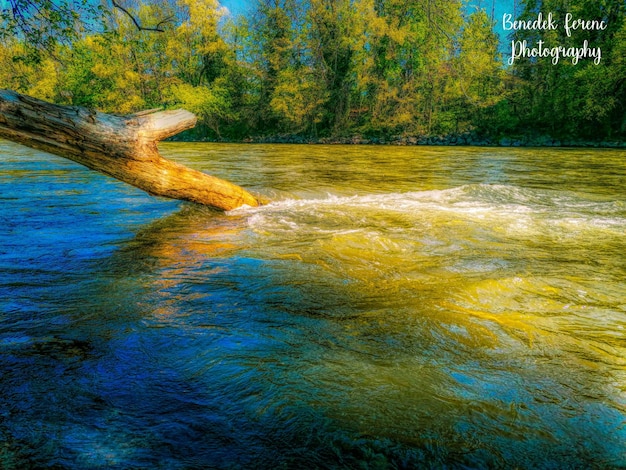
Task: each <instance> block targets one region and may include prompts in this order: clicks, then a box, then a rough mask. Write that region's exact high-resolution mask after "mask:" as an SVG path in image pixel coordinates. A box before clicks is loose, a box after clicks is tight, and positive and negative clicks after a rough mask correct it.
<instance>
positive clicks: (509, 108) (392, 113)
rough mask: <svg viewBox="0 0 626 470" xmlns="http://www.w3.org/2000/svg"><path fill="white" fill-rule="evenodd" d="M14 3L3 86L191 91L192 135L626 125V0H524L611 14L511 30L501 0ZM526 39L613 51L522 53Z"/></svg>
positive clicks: (574, 131)
mask: <svg viewBox="0 0 626 470" xmlns="http://www.w3.org/2000/svg"><path fill="white" fill-rule="evenodd" d="M3 5H4V9H3V10H2V17H1V21H2V26H1V28H0V35H1V36H2V37H1V39H2V41H1V45H0V63H1V64H2V67H0V88H7V89H11V90H14V91H17V92H19V93H24V94H28V95H31V96H34V97H37V98H41V99H44V100H47V101H52V102H55V103H59V104H65V105H77V106H85V107H90V108H94V109H98V110H101V111H104V112H110V113H120V114H125V113H132V112H135V111H139V110H142V109H150V108H160V107H163V108H166V109H167V108H181V107H182V108H185V109H187V110H189V111H191V112H193V113H195V114H196V115H197V116H198V117H199V125H198V126H197V127H196V128H195V129H194V130H192V131H188V132H191V133H188V134H187V136H186V138H188V139H197V140H246V139H255V138H267V137H275V136H283V135H289V136H300V137H301V138H302V139H305V140H306V139H320V138H328V139H340V138H352V137H355V136H363V137H366V138H376V139H389V138H393V137H397V136H400V137H407V138H408V137H412V138H424V137H430V136H467V135H472V136H474V139H477V138H490V139H497V140H499V139H503V138H506V139H521V140H524V139H530V140H533V139H534V141H537V139H546V141H549V142H556V141H559V142H560V141H564V142H567V141H577V140H584V139H586V140H594V141H604V142H618V141H620V142H623V141H624V140H625V137H626V20H625V18H626V3H625V2H623V1H622V0H582V1H577V2H574V1H570V0H519V1H517V2H515V8H514V9H515V11H513V12H511V15H510V18H514V19H515V20H519V23H520V24H525V25H527V26H530V25H531V22H532V21H533V20H536V19H537V18H540V16H539V15H543V16H544V17H547V16H548V15H549V14H550V15H553V18H554V19H555V21H556V22H558V23H560V24H563V21H564V20H565V17H566V15H567V16H568V18H574V19H580V20H581V21H594V22H595V24H596V25H597V24H602V25H604V26H605V27H604V28H595V29H585V28H584V27H578V28H576V27H574V28H541V27H536V28H535V29H530V28H529V29H512V28H510V30H509V31H506V32H502V31H501V25H502V23H503V18H501V17H500V18H498V17H496V16H495V15H494V14H493V10H492V8H491V6H492V2H484V3H481V2H477V1H472V2H467V1H462V0H410V1H406V0H256V1H255V2H250V9H249V10H248V11H247V13H246V14H242V15H233V14H230V12H229V11H228V10H227V9H226V8H225V7H223V6H222V5H221V4H220V2H218V1H217V0H153V1H148V0H146V1H142V2H138V1H129V2H126V3H122V2H120V1H117V2H116V1H112V2H104V3H98V2H92V1H90V0H76V1H69V0H57V1H54V0H45V1H37V2H35V1H31V0H10V1H5V2H3ZM521 22H525V23H521ZM511 24H512V23H509V26H510V25H511ZM499 26H500V30H499V29H498V27H499ZM535 26H537V25H535ZM575 26H576V25H575ZM578 26H580V25H578ZM522 42H523V43H524V44H528V48H531V47H536V45H537V44H539V43H541V45H543V47H544V50H548V51H550V50H551V49H550V48H558V47H561V46H562V50H563V51H567V50H568V48H579V47H581V46H582V45H583V44H587V45H588V46H589V47H593V48H596V49H597V50H598V51H601V60H595V61H594V60H593V58H584V57H583V58H580V60H577V61H576V60H571V59H570V58H569V57H561V58H560V60H558V62H557V63H555V62H554V60H552V57H549V56H538V55H537V54H534V56H533V55H532V54H530V53H528V54H527V55H526V56H522V57H518V58H516V59H515V60H514V61H512V60H511V55H512V54H513V45H514V44H520V45H521V44H522ZM554 50H556V49H554Z"/></svg>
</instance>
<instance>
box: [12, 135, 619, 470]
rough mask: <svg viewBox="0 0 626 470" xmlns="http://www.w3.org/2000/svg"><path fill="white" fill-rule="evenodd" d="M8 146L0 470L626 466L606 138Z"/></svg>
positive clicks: (614, 180)
mask: <svg viewBox="0 0 626 470" xmlns="http://www.w3.org/2000/svg"><path fill="white" fill-rule="evenodd" d="M163 151H164V153H166V154H168V155H170V156H171V157H172V158H174V159H177V160H179V161H181V162H184V163H185V164H187V165H190V166H194V167H196V168H199V169H201V170H204V171H207V172H209V173H213V174H216V175H218V176H221V177H225V178H228V179H231V180H233V181H235V182H237V183H239V184H242V185H243V186H245V187H248V188H250V189H252V190H254V191H256V192H258V193H259V194H261V195H264V196H267V197H269V198H270V199H271V200H272V202H271V203H269V204H267V205H265V206H263V207H259V208H243V209H239V210H236V211H233V212H230V213H227V214H221V213H216V212H212V211H210V210H207V209H205V208H202V207H197V206H193V205H190V204H185V203H179V202H176V201H166V200H161V199H155V198H152V197H150V196H147V195H145V194H143V193H141V192H140V191H138V190H135V189H133V188H130V187H126V186H124V185H123V184H121V183H118V182H116V181H113V180H111V179H108V178H106V177H104V176H100V175H97V174H94V173H93V172H90V171H88V170H86V169H83V168H82V167H80V166H77V165H75V164H73V163H71V162H66V161H63V160H61V159H57V158H55V157H51V156H48V155H45V154H42V153H39V152H35V151H32V150H28V149H25V148H22V147H18V146H16V145H13V144H9V143H6V142H0V199H2V205H0V222H1V224H0V370H1V371H2V375H1V376H0V467H2V468H24V467H42V466H47V467H49V466H58V467H63V468H103V467H104V468H145V467H159V468H168V469H169V468H274V467H283V468H370V467H371V468H415V467H427V468H431V467H434V468H441V467H451V468H468V467H469V468H475V467H481V468H485V467H486V468H493V467H495V468H512V467H517V468H588V467H594V468H620V467H623V466H626V445H625V444H624V443H625V442H626V424H625V423H626V373H625V371H626V359H625V358H626V341H625V336H626V334H625V333H626V332H625V327H626V283H625V282H624V279H625V278H626V263H625V258H624V253H625V252H626V238H625V237H624V235H625V234H626V194H625V193H624V190H623V186H622V182H623V181H624V178H625V177H626V166H625V164H624V160H623V158H624V156H623V153H621V152H619V151H597V150H596V151H592V152H589V151H581V150H533V149H484V148H475V149H470V148H465V149H464V148H388V147H359V146H352V147H343V146H336V147H327V146H253V145H250V146H246V145H215V144H166V145H164V146H163Z"/></svg>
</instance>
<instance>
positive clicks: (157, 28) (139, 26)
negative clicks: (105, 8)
mask: <svg viewBox="0 0 626 470" xmlns="http://www.w3.org/2000/svg"><path fill="white" fill-rule="evenodd" d="M111 4H112V5H113V7H114V8H117V9H118V10H121V11H122V12H123V13H124V14H126V16H128V17H129V18H130V19H131V21H132V22H133V24H134V25H135V26H136V27H137V29H138V30H139V31H156V32H159V33H164V32H165V30H164V29H163V28H161V25H162V24H163V23H166V22H168V21H169V20H171V19H172V17H171V16H170V17H169V18H166V19H164V20H161V21H159V23H158V24H157V25H156V26H153V27H149V26H143V25H142V24H141V23H139V21H137V18H135V16H134V15H133V14H132V13H131V12H130V11H128V10H127V9H126V8H124V7H123V6H122V5H120V4H119V3H117V1H116V0H111Z"/></svg>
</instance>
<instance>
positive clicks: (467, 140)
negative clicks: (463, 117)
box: [171, 132, 626, 148]
mask: <svg viewBox="0 0 626 470" xmlns="http://www.w3.org/2000/svg"><path fill="white" fill-rule="evenodd" d="M171 140H172V141H177V142H221V143H251V144H323V145H336V144H339V145H405V146H413V145H415V146H417V145H431V146H476V147H582V148H626V141H624V140H602V141H592V140H579V139H556V138H552V137H550V136H547V135H543V136H522V137H499V138H491V137H485V136H481V135H478V134H476V133H471V132H470V133H464V134H458V135H456V134H452V135H447V136H386V137H365V136H361V135H354V136H350V137H311V136H302V135H294V134H284V135H269V136H251V137H246V138H243V139H229V138H221V139H216V138H212V137H198V136H197V134H196V135H194V134H193V133H182V134H180V135H178V136H174V137H173V138H172V139H171Z"/></svg>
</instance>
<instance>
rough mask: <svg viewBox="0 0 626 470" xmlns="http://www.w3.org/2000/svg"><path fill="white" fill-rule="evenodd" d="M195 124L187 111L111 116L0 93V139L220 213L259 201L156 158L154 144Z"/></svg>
mask: <svg viewBox="0 0 626 470" xmlns="http://www.w3.org/2000/svg"><path fill="white" fill-rule="evenodd" d="M195 124H196V117H195V116H194V115H193V114H192V113H190V112H188V111H185V110H182V109H179V110H174V111H161V112H156V111H143V112H140V113H136V114H132V115H129V116H115V115H111V114H104V113H100V112H97V111H92V110H89V109H86V108H81V107H76V106H59V105H55V104H51V103H47V102H45V101H41V100H38V99H35V98H32V97H29V96H25V95H20V94H18V93H15V92H13V91H10V90H0V137H3V138H5V139H8V140H12V141H14V142H17V143H20V144H23V145H26V146H28V147H32V148H36V149H39V150H44V151H46V152H49V153H52V154H55V155H59V156H61V157H65V158H69V159H70V160H73V161H75V162H77V163H80V164H82V165H84V166H86V167H88V168H91V169H93V170H97V171H100V172H102V173H105V174H107V175H109V176H112V177H114V178H117V179H119V180H121V181H124V182H125V183H128V184H131V185H133V186H135V187H137V188H140V189H142V190H144V191H146V192H148V193H150V194H153V195H156V196H164V197H169V198H174V199H182V200H186V201H192V202H196V203H199V204H204V205H207V206H211V207H214V208H216V209H221V210H232V209H236V208H237V207H241V206H243V205H249V206H258V205H259V201H258V200H257V199H256V198H255V197H254V196H252V195H251V194H250V193H249V192H247V191H246V190H245V189H243V188H241V187H239V186H237V185H235V184H232V183H230V182H228V181H225V180H222V179H220V178H216V177H214V176H211V175H207V174H206V173H202V172H200V171H197V170H193V169H191V168H187V167H185V166H183V165H180V164H178V163H175V162H173V161H171V160H167V159H166V158H163V157H162V156H161V155H160V154H159V150H158V148H157V143H158V142H159V141H160V140H163V139H165V138H166V137H169V136H172V135H175V134H178V133H179V132H182V131H184V130H185V129H189V128H192V127H193V126H195Z"/></svg>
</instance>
